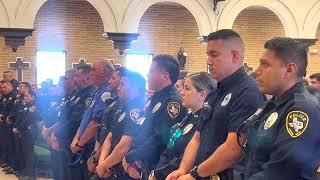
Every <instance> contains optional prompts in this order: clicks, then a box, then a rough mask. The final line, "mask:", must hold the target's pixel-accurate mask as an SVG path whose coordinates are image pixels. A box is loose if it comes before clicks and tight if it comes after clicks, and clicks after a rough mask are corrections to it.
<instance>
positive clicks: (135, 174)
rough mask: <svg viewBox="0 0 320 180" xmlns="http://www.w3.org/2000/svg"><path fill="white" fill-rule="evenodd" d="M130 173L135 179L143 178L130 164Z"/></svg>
mask: <svg viewBox="0 0 320 180" xmlns="http://www.w3.org/2000/svg"><path fill="white" fill-rule="evenodd" d="M128 174H129V176H130V177H132V178H134V179H140V178H141V175H140V173H139V172H138V171H137V170H136V168H134V167H133V166H129V167H128Z"/></svg>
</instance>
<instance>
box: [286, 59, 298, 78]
mask: <svg viewBox="0 0 320 180" xmlns="http://www.w3.org/2000/svg"><path fill="white" fill-rule="evenodd" d="M297 72H298V66H297V64H295V63H292V62H291V63H288V64H287V72H286V75H285V77H286V78H291V77H297Z"/></svg>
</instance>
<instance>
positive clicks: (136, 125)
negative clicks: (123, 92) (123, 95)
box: [110, 97, 147, 150]
mask: <svg viewBox="0 0 320 180" xmlns="http://www.w3.org/2000/svg"><path fill="white" fill-rule="evenodd" d="M143 107H144V97H138V98H135V99H134V100H132V101H130V102H128V103H123V107H122V108H121V109H120V110H118V112H116V115H115V117H116V118H115V119H114V121H113V122H112V128H111V130H110V132H111V133H112V142H111V150H113V149H114V148H115V146H116V145H117V144H118V143H119V142H120V140H121V138H122V136H130V137H131V138H132V140H133V141H132V142H133V143H132V145H131V148H132V147H134V146H137V145H139V144H141V143H142V142H143V140H144V139H145V138H146V134H145V133H146V132H147V131H146V126H145V124H144V122H145V117H144V111H143Z"/></svg>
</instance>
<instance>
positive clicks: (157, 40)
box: [0, 0, 320, 82]
mask: <svg viewBox="0 0 320 180" xmlns="http://www.w3.org/2000/svg"><path fill="white" fill-rule="evenodd" d="M172 13H174V16H172V15H170V14H172ZM233 28H234V29H235V30H236V31H238V32H239V33H240V34H241V36H242V37H243V38H244V40H245V45H246V58H245V59H246V61H247V62H249V64H250V65H252V66H254V67H257V65H258V59H259V57H260V56H261V53H262V52H263V44H264V42H265V41H266V40H267V39H270V38H272V37H273V36H283V35H284V29H283V26H282V24H281V22H280V20H279V19H278V18H277V16H276V15H275V14H274V13H272V12H271V11H270V10H267V9H262V8H260V9H246V10H244V11H242V12H241V13H240V14H239V16H238V17H237V19H236V20H235V23H234V25H233ZM35 29H36V31H35V32H34V33H33V36H32V37H28V38H27V41H26V46H24V47H20V48H19V49H18V52H17V53H13V52H12V51H11V49H10V48H8V47H6V46H5V45H4V39H3V38H1V37H0V72H2V71H4V70H7V62H9V61H14V60H15V57H18V56H22V57H23V58H24V60H25V61H29V62H31V69H30V70H27V71H25V79H26V80H30V81H32V82H35V80H36V67H35V61H36V51H37V50H65V51H66V54H67V68H68V69H70V68H71V63H72V62H77V61H78V59H79V58H85V59H87V61H89V62H92V61H93V60H94V59H95V58H113V59H115V60H116V62H118V63H121V64H124V56H120V55H119V54H118V51H117V50H114V49H113V47H112V44H111V43H110V42H109V41H107V40H105V39H104V38H103V37H102V36H101V34H102V33H103V32H104V30H103V25H102V21H101V18H100V16H99V14H98V13H97V12H96V10H95V9H94V7H92V6H91V5H90V4H89V3H88V2H86V1H81V2H80V1H67V2H65V1H53V0H50V1H48V2H47V3H45V4H44V5H43V6H42V7H41V9H40V10H39V12H38V14H37V17H36V21H35ZM139 33H140V34H141V35H140V36H139V38H138V40H137V41H136V42H135V43H134V45H133V47H132V50H131V52H147V53H152V54H159V53H169V54H172V55H174V56H176V55H177V53H178V50H179V48H180V46H182V47H183V48H184V49H185V51H186V52H187V54H188V57H187V64H186V69H187V70H188V71H190V72H196V71H204V70H205V69H206V66H205V60H206V55H205V49H206V45H204V44H200V43H199V41H198V40H197V37H198V35H199V32H198V27H197V24H196V21H195V19H194V18H193V16H192V15H191V13H190V12H189V11H188V10H187V9H185V8H184V7H182V6H180V5H177V4H165V5H163V4H156V5H153V6H152V7H150V8H149V9H148V10H147V11H146V12H145V14H144V16H143V17H142V19H141V22H140V25H139ZM317 37H318V38H320V29H319V30H318V34H317ZM181 44H182V45H181ZM315 47H317V48H318V49H319V50H320V42H318V43H317V45H316V46H315ZM319 56H320V55H319V54H317V55H312V56H311V58H310V65H309V69H310V68H311V70H309V72H314V71H316V70H315V68H317V69H319V66H320V63H317V61H316V59H319Z"/></svg>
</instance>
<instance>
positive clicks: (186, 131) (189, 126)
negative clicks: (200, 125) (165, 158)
mask: <svg viewBox="0 0 320 180" xmlns="http://www.w3.org/2000/svg"><path fill="white" fill-rule="evenodd" d="M192 128H193V124H188V125H187V126H186V127H185V128H183V132H182V135H186V134H187V133H188V132H189V131H190V130H191V129H192Z"/></svg>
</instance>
